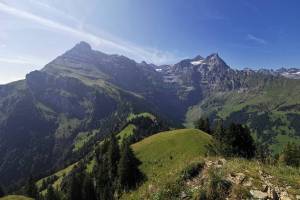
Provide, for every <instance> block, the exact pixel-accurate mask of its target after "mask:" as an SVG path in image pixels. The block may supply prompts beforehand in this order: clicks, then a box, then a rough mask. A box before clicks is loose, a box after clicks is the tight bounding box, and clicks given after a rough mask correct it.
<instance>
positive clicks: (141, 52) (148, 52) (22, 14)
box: [0, 2, 175, 64]
mask: <svg viewBox="0 0 300 200" xmlns="http://www.w3.org/2000/svg"><path fill="white" fill-rule="evenodd" d="M0 11H2V12H5V13H7V14H10V15H13V16H16V17H19V18H22V19H27V20H29V21H31V22H35V23H38V24H40V25H42V26H45V27H48V28H51V29H53V30H58V31H63V32H65V33H68V34H70V35H72V36H76V37H78V38H80V39H81V40H87V41H88V42H91V43H92V44H93V45H95V46H96V47H100V48H104V49H106V48H107V49H115V50H116V51H117V52H118V53H125V54H128V55H130V56H133V57H134V58H135V59H139V60H146V61H150V62H154V63H157V64H161V63H164V62H170V61H172V60H175V56H173V55H172V54H171V53H168V52H162V51H158V50H156V49H144V48H141V47H138V46H135V45H131V44H121V43H120V42H119V41H118V42H115V41H112V40H108V39H105V38H102V37H99V36H97V35H94V34H92V33H89V32H86V31H83V30H77V29H75V28H73V27H70V26H67V25H65V24H61V23H59V22H56V21H53V20H50V19H47V18H44V17H41V16H38V15H35V14H32V13H30V12H27V11H24V10H21V9H18V8H15V7H12V6H9V5H7V4H4V3H2V2H0Z"/></svg>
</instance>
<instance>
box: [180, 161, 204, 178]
mask: <svg viewBox="0 0 300 200" xmlns="http://www.w3.org/2000/svg"><path fill="white" fill-rule="evenodd" d="M203 167H204V163H202V162H197V163H192V164H190V165H188V166H187V167H186V168H185V169H184V170H183V171H182V172H181V178H182V179H183V180H189V179H192V178H194V177H196V176H197V175H198V174H199V173H200V172H201V170H202V169H203Z"/></svg>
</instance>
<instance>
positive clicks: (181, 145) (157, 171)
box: [123, 129, 211, 199]
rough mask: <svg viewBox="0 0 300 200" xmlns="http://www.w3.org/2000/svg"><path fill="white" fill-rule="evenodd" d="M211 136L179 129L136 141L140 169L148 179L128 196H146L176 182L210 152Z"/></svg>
mask: <svg viewBox="0 0 300 200" xmlns="http://www.w3.org/2000/svg"><path fill="white" fill-rule="evenodd" d="M210 140H211V137H210V135H208V134H207V133H204V132H202V131H199V130H196V129H179V130H173V131H167V132H162V133H158V134H155V135H153V136H150V137H148V138H146V139H144V140H142V141H140V142H138V143H136V144H133V145H132V147H133V150H134V152H135V154H136V156H137V157H138V159H139V160H140V161H141V162H142V164H141V166H140V169H141V170H142V172H143V173H144V174H145V175H146V176H147V180H146V182H144V183H143V185H141V187H139V188H138V189H137V190H136V191H134V192H133V193H130V194H127V195H124V197H123V198H124V199H132V198H133V199H137V198H143V197H144V198H146V196H148V195H149V194H148V193H149V192H150V191H149V187H151V191H155V190H156V189H159V188H160V187H161V186H163V185H164V184H166V183H168V182H170V181H174V180H175V178H176V177H177V176H178V175H179V173H180V172H181V171H182V169H183V168H185V167H186V166H187V165H188V164H189V163H191V162H194V161H198V160H201V159H202V158H203V156H204V155H205V152H206V145H207V144H209V142H210Z"/></svg>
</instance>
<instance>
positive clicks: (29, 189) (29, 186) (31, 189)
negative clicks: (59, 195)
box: [25, 176, 38, 198]
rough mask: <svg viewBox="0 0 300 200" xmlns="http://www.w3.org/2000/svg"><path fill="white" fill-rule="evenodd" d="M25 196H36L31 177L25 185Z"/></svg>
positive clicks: (35, 188) (36, 191)
mask: <svg viewBox="0 0 300 200" xmlns="http://www.w3.org/2000/svg"><path fill="white" fill-rule="evenodd" d="M25 194H26V195H27V196H28V197H31V198H36V197H37V196H38V189H37V187H36V185H35V181H34V179H33V177H32V176H30V177H29V179H28V182H27V185H26V186H25Z"/></svg>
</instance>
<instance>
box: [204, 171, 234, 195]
mask: <svg viewBox="0 0 300 200" xmlns="http://www.w3.org/2000/svg"><path fill="white" fill-rule="evenodd" d="M230 188H231V183H230V182H229V181H227V180H224V179H222V176H221V175H220V174H218V173H216V172H213V171H212V172H211V173H210V181H209V183H208V187H207V192H206V197H207V199H208V200H222V199H225V197H227V196H228V195H229V191H230Z"/></svg>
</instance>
